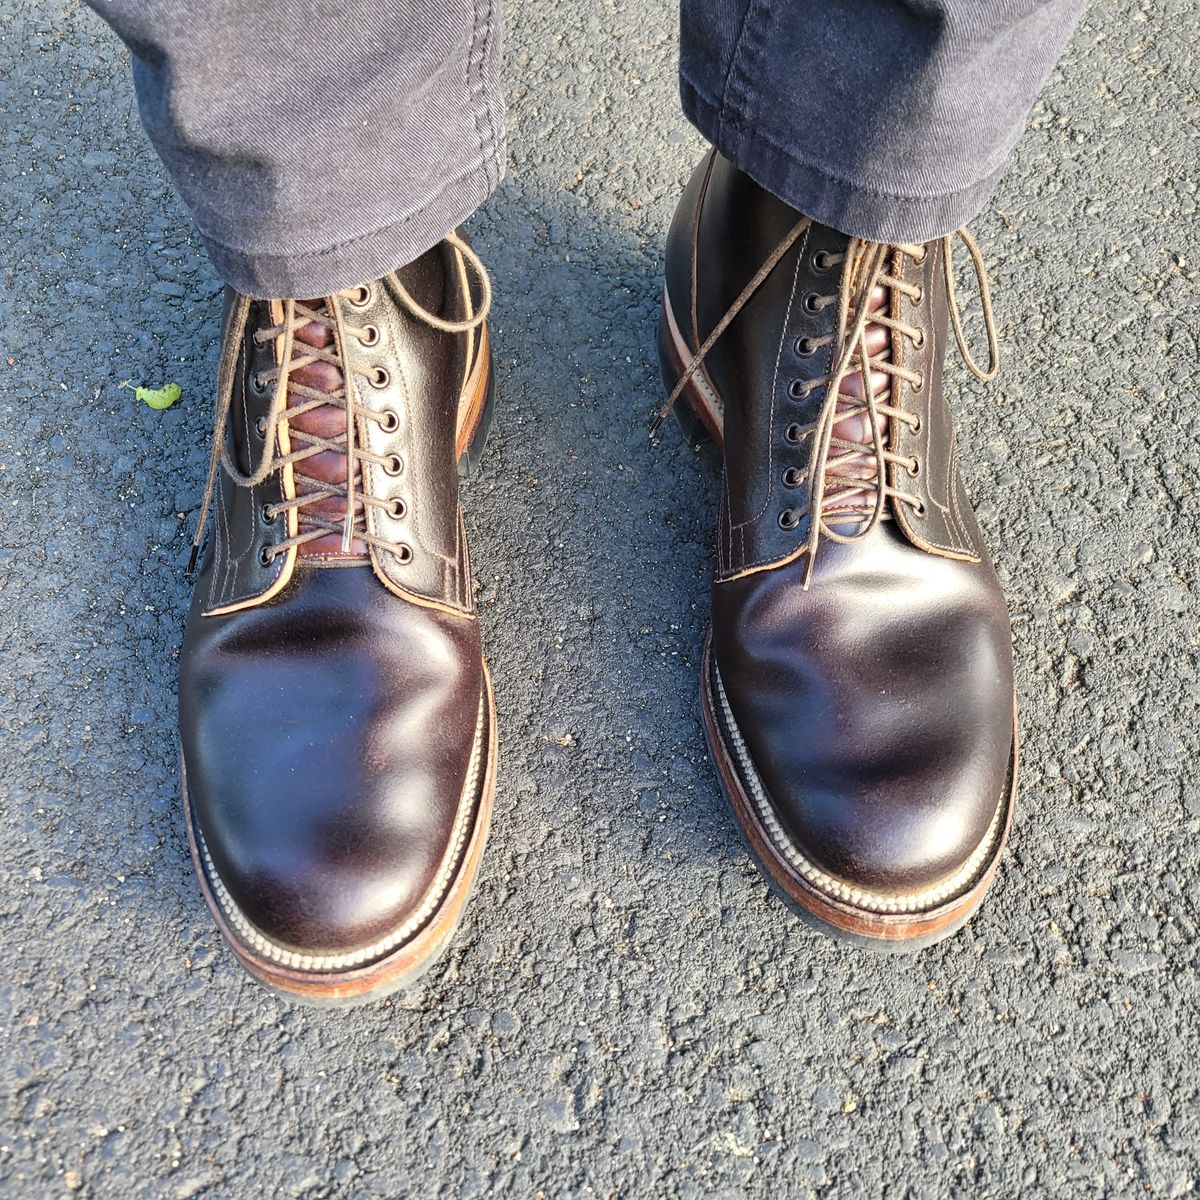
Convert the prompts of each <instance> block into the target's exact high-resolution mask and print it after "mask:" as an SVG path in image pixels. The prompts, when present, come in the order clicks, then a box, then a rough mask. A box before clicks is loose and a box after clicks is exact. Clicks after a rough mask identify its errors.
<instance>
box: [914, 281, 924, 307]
mask: <svg viewBox="0 0 1200 1200" xmlns="http://www.w3.org/2000/svg"><path fill="white" fill-rule="evenodd" d="M924 299H925V289H924V288H923V287H922V286H921V284H919V283H918V284H917V294H916V295H915V296H914V297H913V298H912V302H913V303H914V304H915V305H917V306H918V307H919V306H920V304H921V301H922V300H924Z"/></svg>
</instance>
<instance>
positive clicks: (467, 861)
mask: <svg viewBox="0 0 1200 1200" xmlns="http://www.w3.org/2000/svg"><path fill="white" fill-rule="evenodd" d="M472 275H474V276H476V281H475V282H473V281H472ZM489 300H490V291H489V288H488V284H487V277H486V274H485V273H484V271H483V268H482V265H481V264H480V263H479V260H478V259H477V258H476V257H475V255H474V253H473V251H471V250H470V249H469V247H468V246H467V245H466V243H465V242H463V241H462V240H461V239H460V238H459V237H458V236H457V235H451V236H450V237H449V238H447V240H445V241H444V242H442V243H441V244H440V245H438V246H436V247H434V249H432V250H430V251H429V252H428V253H427V254H425V255H424V256H422V257H421V258H420V259H418V260H417V261H416V262H415V263H412V264H411V265H410V266H407V267H404V268H403V269H402V270H399V271H396V272H395V273H393V274H392V275H389V276H387V277H385V278H383V279H380V280H378V281H376V282H374V283H372V284H369V285H367V286H364V287H360V288H355V289H352V290H350V291H345V292H341V293H339V294H337V295H334V296H325V297H322V298H320V299H316V300H306V301H293V300H288V301H258V300H249V299H247V298H246V297H243V296H237V295H234V294H230V296H229V298H228V301H227V324H226V329H225V338H224V345H223V350H222V358H221V369H220V379H219V382H218V407H217V419H216V432H215V436H214V445H213V460H212V468H211V470H210V475H209V497H212V496H213V495H214V489H215V502H214V504H213V521H212V532H211V536H210V539H209V543H210V544H209V549H208V553H207V555H206V559H205V562H204V566H203V570H202V571H201V573H200V576H199V578H198V580H197V584H196V592H195V597H194V600H193V603H192V609H191V613H190V614H189V617H188V624H187V631H186V634H185V636H184V643H183V655H182V661H181V664H180V683H179V688H180V695H179V722H180V732H181V735H182V743H183V763H184V774H185V784H184V791H185V811H186V819H187V827H188V836H189V839H190V841H191V844H192V851H193V856H194V858H195V863H196V870H197V872H198V874H199V876H200V882H201V887H202V888H203V891H204V895H205V898H206V900H207V901H208V904H209V907H210V908H211V909H212V912H213V915H214V916H215V917H216V919H217V923H218V925H219V926H220V929H221V932H222V933H223V934H224V936H225V937H226V938H227V939H228V941H229V943H230V945H231V946H232V947H233V949H234V951H235V952H236V954H237V956H238V958H239V959H240V960H241V962H242V963H243V965H244V966H245V967H246V968H247V969H248V970H249V971H250V972H251V974H253V975H255V976H256V977H257V978H258V979H260V980H262V981H263V982H264V983H266V984H267V985H269V986H270V987H272V988H275V989H277V990H279V991H282V992H286V993H289V994H292V995H295V996H299V997H302V998H305V999H308V1000H311V1001H314V1002H326V1003H354V1002H358V1001H363V1000H367V999H370V998H374V997H377V996H380V995H384V994H386V993H388V992H390V991H393V990H395V989H396V988H398V987H401V986H403V985H404V984H405V983H408V982H410V981H411V980H412V979H414V978H415V977H416V976H417V975H419V974H420V973H421V971H423V970H424V969H425V968H426V967H427V966H428V965H429V964H430V962H431V961H432V960H433V958H434V957H435V956H436V955H437V953H438V952H439V950H441V948H442V947H443V946H444V945H445V944H446V941H447V939H448V938H449V936H450V934H451V933H452V932H453V930H454V927H455V925H456V924H457V922H458V919H459V917H460V915H461V913H462V910H463V906H464V904H465V903H466V900H467V895H468V893H469V891H470V888H471V884H472V881H473V880H474V877H475V874H476V870H477V868H478V866H479V861H480V855H481V853H482V850H483V844H484V840H485V838H486V835H487V827H488V818H489V814H490V812H491V806H492V789H493V782H494V777H495V763H496V731H495V710H494V706H493V702H492V695H491V684H490V681H489V678H488V672H487V667H486V665H485V664H484V661H483V654H482V648H481V644H480V637H479V623H478V620H477V619H476V613H475V608H474V603H473V598H472V581H471V568H470V563H469V560H468V557H467V545H466V539H465V536H464V532H463V523H462V514H461V511H460V508H459V500H458V481H459V476H460V474H462V473H463V472H464V471H465V470H466V468H467V467H468V466H469V465H471V464H472V463H473V462H474V461H475V459H477V457H478V455H479V453H480V451H481V449H482V446H483V441H484V437H485V435H486V431H487V425H488V421H489V418H490V411H491V398H492V377H491V357H490V353H489V349H488V340H487V332H486V326H485V324H484V318H485V316H486V310H487V306H488V303H489ZM207 510H208V498H206V501H205V506H204V512H203V513H202V516H201V530H200V532H201V533H202V532H203V528H204V523H205V516H206V515H207ZM199 536H200V533H198V535H197V537H198V538H199Z"/></svg>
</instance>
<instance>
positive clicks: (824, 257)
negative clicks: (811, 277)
mask: <svg viewBox="0 0 1200 1200" xmlns="http://www.w3.org/2000/svg"><path fill="white" fill-rule="evenodd" d="M810 261H811V263H812V269H813V270H814V271H816V272H817V273H818V274H824V272H826V271H828V270H829V268H830V267H832V266H833V255H832V254H830V253H829V251H828V250H818V251H817V252H816V253H815V254H814V255H813V256H812V259H811V260H810Z"/></svg>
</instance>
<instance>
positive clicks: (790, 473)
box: [781, 467, 804, 488]
mask: <svg viewBox="0 0 1200 1200" xmlns="http://www.w3.org/2000/svg"><path fill="white" fill-rule="evenodd" d="M781 479H782V480H783V486H784V487H785V488H798V487H799V486H800V485H801V484H802V483H803V482H804V475H803V473H802V472H801V471H800V468H799V467H788V469H787V470H786V471H784V473H783V475H782V476H781Z"/></svg>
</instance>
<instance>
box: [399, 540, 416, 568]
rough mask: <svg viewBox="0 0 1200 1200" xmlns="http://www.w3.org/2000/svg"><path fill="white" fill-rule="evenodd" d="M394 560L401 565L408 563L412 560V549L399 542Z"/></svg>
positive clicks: (406, 544) (405, 543)
mask: <svg viewBox="0 0 1200 1200" xmlns="http://www.w3.org/2000/svg"><path fill="white" fill-rule="evenodd" d="M395 554H396V558H397V560H398V561H399V562H400V564H401V565H404V564H405V563H410V562H412V560H413V552H412V547H411V546H410V545H409V544H408V543H407V542H401V543H400V545H398V546H397V547H396V550H395Z"/></svg>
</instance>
